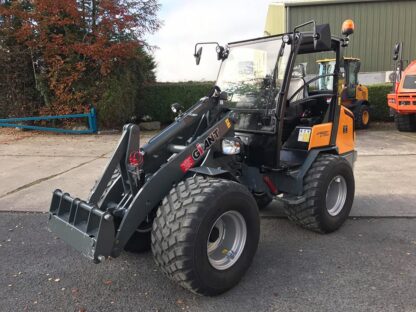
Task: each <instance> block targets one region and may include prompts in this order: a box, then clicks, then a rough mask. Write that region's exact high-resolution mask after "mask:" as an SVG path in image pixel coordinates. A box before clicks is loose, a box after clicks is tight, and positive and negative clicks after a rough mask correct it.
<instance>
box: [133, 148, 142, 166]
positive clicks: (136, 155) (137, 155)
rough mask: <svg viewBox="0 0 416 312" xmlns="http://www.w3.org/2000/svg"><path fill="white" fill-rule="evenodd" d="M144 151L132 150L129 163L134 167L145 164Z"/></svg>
mask: <svg viewBox="0 0 416 312" xmlns="http://www.w3.org/2000/svg"><path fill="white" fill-rule="evenodd" d="M143 161H144V158H143V153H142V152H140V151H136V152H131V153H130V155H129V165H130V166H133V167H140V166H141V165H142V164H143Z"/></svg>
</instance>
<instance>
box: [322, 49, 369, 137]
mask: <svg viewBox="0 0 416 312" xmlns="http://www.w3.org/2000/svg"><path fill="white" fill-rule="evenodd" d="M317 63H318V64H319V75H320V76H322V75H328V74H333V73H334V68H335V59H323V60H319V61H317ZM360 66H361V61H360V59H358V58H354V57H344V59H343V64H342V66H341V74H342V76H341V77H340V79H339V88H340V90H339V94H340V100H341V104H342V105H344V106H345V107H347V108H348V109H349V110H351V111H352V112H353V113H354V117H355V127H356V128H357V129H366V128H368V126H369V124H370V103H369V102H368V88H367V87H366V86H363V85H361V84H360V83H359V82H358V73H359V71H360ZM332 80H333V77H332V76H327V77H323V78H321V79H319V81H318V88H319V90H328V89H329V88H331V86H332Z"/></svg>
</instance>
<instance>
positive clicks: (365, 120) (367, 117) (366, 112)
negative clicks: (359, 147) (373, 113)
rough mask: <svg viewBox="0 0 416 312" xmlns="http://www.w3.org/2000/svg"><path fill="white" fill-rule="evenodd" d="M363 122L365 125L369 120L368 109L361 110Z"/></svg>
mask: <svg viewBox="0 0 416 312" xmlns="http://www.w3.org/2000/svg"><path fill="white" fill-rule="evenodd" d="M362 116H363V117H362V118H363V124H364V125H366V124H368V121H369V120H370V114H369V113H368V111H363V115H362Z"/></svg>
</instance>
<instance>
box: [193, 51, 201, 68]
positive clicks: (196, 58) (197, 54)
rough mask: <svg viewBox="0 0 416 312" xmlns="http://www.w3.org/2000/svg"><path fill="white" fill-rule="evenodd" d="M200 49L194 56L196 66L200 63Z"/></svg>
mask: <svg viewBox="0 0 416 312" xmlns="http://www.w3.org/2000/svg"><path fill="white" fill-rule="evenodd" d="M201 55H202V47H199V49H198V51H197V52H196V53H195V54H194V57H195V62H196V65H199V63H200V62H201Z"/></svg>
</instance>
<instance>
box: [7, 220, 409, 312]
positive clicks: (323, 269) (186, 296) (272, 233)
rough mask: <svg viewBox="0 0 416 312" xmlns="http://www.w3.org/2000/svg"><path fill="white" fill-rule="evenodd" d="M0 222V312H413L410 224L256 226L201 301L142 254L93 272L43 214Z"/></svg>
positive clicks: (354, 222)
mask: <svg viewBox="0 0 416 312" xmlns="http://www.w3.org/2000/svg"><path fill="white" fill-rule="evenodd" d="M0 216H1V217H0V237H1V238H2V241H1V242H0V244H1V245H2V246H1V247H0V255H1V257H0V258H1V261H2V265H1V266H0V285H1V291H0V302H1V304H2V306H1V308H0V310H1V311H4V312H8V311H25V310H26V311H42V312H43V311H85V310H86V311H87V312H91V311H97V312H103V311H214V312H218V311H317V312H324V311H331V312H332V311H366V312H367V311H375V312H380V311H408V312H413V311H416V296H415V289H416V220H415V219H385V218H382V219H357V220H354V219H350V220H348V221H347V223H346V224H345V225H344V226H343V227H342V228H341V229H340V230H339V231H338V232H336V233H333V234H330V235H319V234H315V233H311V232H308V231H305V230H302V229H300V228H298V227H296V226H294V225H292V224H291V223H290V222H288V221H287V220H285V219H275V218H273V219H265V218H263V219H262V235H261V241H260V244H259V249H258V252H257V254H256V257H255V259H254V262H253V264H252V266H251V268H250V269H249V271H248V272H247V274H246V275H245V277H244V278H243V280H242V281H241V282H240V284H239V285H237V286H236V287H235V288H233V289H232V290H231V291H229V292H227V293H226V294H224V295H221V296H219V297H215V298H205V297H200V296H195V295H193V294H191V293H189V292H188V291H185V290H183V289H182V288H180V287H179V286H177V285H176V284H174V283H172V282H170V281H169V280H168V279H166V278H165V277H164V276H163V275H162V274H161V272H159V271H158V270H157V268H156V266H155V264H154V262H153V259H152V256H151V254H150V253H146V254H142V255H135V254H129V253H124V254H123V255H122V256H121V257H119V258H117V259H113V260H109V261H107V262H104V263H102V264H98V265H95V264H93V263H92V262H90V261H88V260H87V259H85V258H83V257H81V256H80V255H79V254H78V253H77V252H76V251H74V250H72V249H71V248H70V247H68V246H67V245H65V244H64V243H63V242H62V241H61V240H59V239H54V236H53V234H51V233H49V232H48V231H47V228H46V219H47V218H46V215H45V214H13V213H1V214H0ZM10 230H12V231H10ZM83 309H85V310H83Z"/></svg>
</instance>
